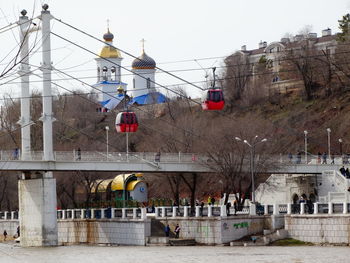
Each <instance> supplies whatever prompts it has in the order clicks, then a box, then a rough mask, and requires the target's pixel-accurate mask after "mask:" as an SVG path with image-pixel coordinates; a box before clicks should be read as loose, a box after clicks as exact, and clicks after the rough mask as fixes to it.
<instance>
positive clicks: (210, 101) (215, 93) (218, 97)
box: [202, 89, 225, 110]
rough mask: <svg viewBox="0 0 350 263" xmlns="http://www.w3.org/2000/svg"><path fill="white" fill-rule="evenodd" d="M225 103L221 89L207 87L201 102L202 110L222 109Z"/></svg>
mask: <svg viewBox="0 0 350 263" xmlns="http://www.w3.org/2000/svg"><path fill="white" fill-rule="evenodd" d="M224 105H225V100H224V94H223V92H222V90H221V89H209V90H208V91H207V94H206V97H205V99H204V100H203V102H202V109H203V110H222V109H223V108H224Z"/></svg>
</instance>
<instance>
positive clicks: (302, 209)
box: [300, 203, 305, 215]
mask: <svg viewBox="0 0 350 263" xmlns="http://www.w3.org/2000/svg"><path fill="white" fill-rule="evenodd" d="M300 214H301V215H303V214H305V203H300Z"/></svg>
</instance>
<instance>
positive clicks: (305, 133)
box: [304, 130, 308, 164]
mask: <svg viewBox="0 0 350 263" xmlns="http://www.w3.org/2000/svg"><path fill="white" fill-rule="evenodd" d="M307 134H308V132H307V131H306V130H305V131H304V140H305V164H307Z"/></svg>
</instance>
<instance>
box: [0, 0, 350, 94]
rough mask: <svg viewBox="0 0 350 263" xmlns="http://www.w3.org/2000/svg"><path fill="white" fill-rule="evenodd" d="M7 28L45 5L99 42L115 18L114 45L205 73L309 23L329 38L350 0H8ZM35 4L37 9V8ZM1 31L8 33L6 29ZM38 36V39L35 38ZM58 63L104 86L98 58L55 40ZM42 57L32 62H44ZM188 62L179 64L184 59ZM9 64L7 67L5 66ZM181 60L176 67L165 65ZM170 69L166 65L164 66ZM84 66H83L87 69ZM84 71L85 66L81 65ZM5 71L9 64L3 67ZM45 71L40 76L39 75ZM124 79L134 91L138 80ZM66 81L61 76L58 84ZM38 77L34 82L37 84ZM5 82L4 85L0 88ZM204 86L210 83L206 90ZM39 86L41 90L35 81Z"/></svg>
mask: <svg viewBox="0 0 350 263" xmlns="http://www.w3.org/2000/svg"><path fill="white" fill-rule="evenodd" d="M0 1H1V5H0V8H1V13H0V28H2V27H4V26H6V25H7V24H8V23H10V22H14V21H16V20H17V19H18V16H19V12H20V11H21V10H22V9H27V10H28V13H29V14H30V15H31V14H32V12H33V9H34V14H35V16H36V15H38V14H39V13H40V10H41V7H40V6H41V5H42V3H48V4H49V6H50V8H49V10H50V11H51V14H52V15H53V16H55V17H56V18H58V19H62V20H63V21H65V22H67V23H70V24H72V25H74V26H75V27H78V28H80V29H82V30H84V31H86V32H88V33H90V34H92V35H94V36H96V37H100V38H102V35H103V34H104V33H105V32H106V28H107V22H106V21H107V19H109V20H110V26H109V27H110V30H111V32H112V33H113V34H114V36H115V39H114V40H115V41H114V44H115V45H116V46H117V47H120V48H121V49H124V50H126V51H128V52H130V53H132V54H134V55H137V56H138V55H140V53H141V43H140V40H141V39H142V38H144V39H146V43H145V49H146V53H147V54H148V55H149V56H151V57H152V58H154V59H155V61H156V62H157V63H158V66H159V67H161V68H164V69H166V70H187V69H200V66H199V65H198V64H197V63H196V62H195V61H194V60H195V59H197V60H198V59H202V58H211V57H220V58H215V59H205V60H198V62H199V63H200V65H201V66H202V67H204V68H207V67H212V66H214V65H215V66H217V67H220V66H222V58H221V57H225V56H227V55H229V54H230V53H232V52H234V51H235V50H237V49H240V47H241V46H242V45H247V48H248V49H255V48H257V46H258V42H260V40H263V41H267V42H272V41H278V40H280V38H281V37H282V36H283V35H285V34H286V33H292V34H296V33H298V31H299V30H300V29H302V28H303V27H305V26H306V25H311V26H312V31H313V32H315V33H318V35H320V34H321V30H322V29H325V28H328V27H329V28H331V29H332V31H333V33H334V32H337V31H338V22H337V20H338V19H340V18H341V17H342V15H344V14H346V13H348V12H349V8H350V1H349V0H335V1H329V0H328V1H326V0H307V1H306V0H293V1H286V0H284V1H283V0H282V1H281V0H266V1H261V0H217V1H209V0H177V1H168V0H148V1H145V0H128V1H118V0H103V1H88V0H84V1H83V0H71V1H68V0H48V1H46V2H45V1H34V0H11V1H9V0H0ZM34 5H35V7H34ZM52 30H53V32H55V33H57V34H59V35H61V36H64V37H66V38H69V39H71V40H73V41H74V42H76V43H79V44H81V45H83V46H84V47H86V48H88V49H91V50H92V51H94V52H98V51H99V50H100V49H101V47H102V44H101V43H99V42H97V41H96V40H93V39H91V38H88V37H85V36H83V35H82V34H80V33H77V32H74V31H72V30H70V29H68V28H67V27H65V26H63V25H61V24H60V23H58V22H57V21H53V23H52ZM0 32H1V30H0ZM14 36H15V37H16V38H18V37H17V36H18V31H17V30H16V29H15V30H13V31H12V32H11V31H9V32H6V33H0V41H1V45H0V46H1V49H0V60H3V58H4V57H5V56H6V55H7V54H8V53H9V52H10V50H12V49H13V48H14V47H15V46H16V41H15V37H14ZM32 38H33V37H32ZM52 48H53V54H52V59H53V63H54V65H55V66H56V67H57V68H60V69H65V68H71V69H67V71H69V73H70V74H72V75H75V76H79V77H84V81H86V82H88V83H90V84H94V83H95V82H96V79H95V76H96V70H95V68H96V66H95V62H94V60H93V59H94V56H93V55H92V54H89V53H87V52H85V51H82V50H80V49H78V48H77V47H74V46H73V45H71V44H68V43H65V42H64V41H62V40H59V39H57V38H56V37H54V36H52ZM123 57H124V60H123V62H122V63H123V66H130V64H131V62H132V58H130V57H128V56H127V55H123ZM39 60H40V53H38V54H36V55H34V56H33V58H32V60H31V62H32V63H33V64H35V65H39V63H40V61H39ZM183 60H185V61H187V62H179V61H183ZM4 62H6V59H5V60H4V61H1V63H0V64H2V63H4ZM164 62H174V63H164ZM162 63H163V64H162ZM80 64H83V65H80ZM79 65H80V66H79ZM0 67H3V66H0ZM38 73H40V72H38ZM123 73H124V74H126V76H124V77H123V80H124V81H125V82H127V83H129V86H130V87H131V83H132V82H131V80H130V76H128V75H127V74H128V72H127V71H124V72H123ZM174 74H176V75H178V76H179V77H182V78H185V79H187V80H189V81H192V82H198V81H203V80H204V76H205V72H204V71H203V70H196V71H193V70H188V71H185V72H183V71H177V72H174ZM55 78H56V79H58V78H62V75H61V76H59V75H54V76H53V79H55ZM34 79H35V78H33V80H34ZM156 80H157V82H159V83H160V84H162V85H171V84H178V83H181V81H180V80H178V79H175V78H173V77H169V76H165V75H164V74H157V76H156ZM2 82H3V81H2V80H0V83H2ZM59 83H60V84H61V85H64V86H65V87H66V88H68V89H77V88H85V89H86V90H90V88H88V87H83V86H82V85H81V84H79V83H77V82H74V81H60V82H59ZM198 85H200V86H202V84H198ZM0 88H1V89H2V92H5V91H7V92H11V93H12V94H14V95H13V96H15V94H17V95H18V93H17V92H18V90H19V88H18V84H15V85H11V86H9V85H6V86H5V85H3V86H0ZM32 88H34V89H39V90H40V89H41V85H40V84H39V83H37V82H33V85H32ZM187 90H188V92H189V94H191V95H192V96H197V95H199V93H198V90H196V89H195V88H193V87H192V88H188V89H187Z"/></svg>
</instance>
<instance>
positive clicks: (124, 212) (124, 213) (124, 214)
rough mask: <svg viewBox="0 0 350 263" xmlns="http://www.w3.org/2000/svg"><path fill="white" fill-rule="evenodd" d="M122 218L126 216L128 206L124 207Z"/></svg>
mask: <svg viewBox="0 0 350 263" xmlns="http://www.w3.org/2000/svg"><path fill="white" fill-rule="evenodd" d="M122 218H126V208H124V207H123V208H122Z"/></svg>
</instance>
